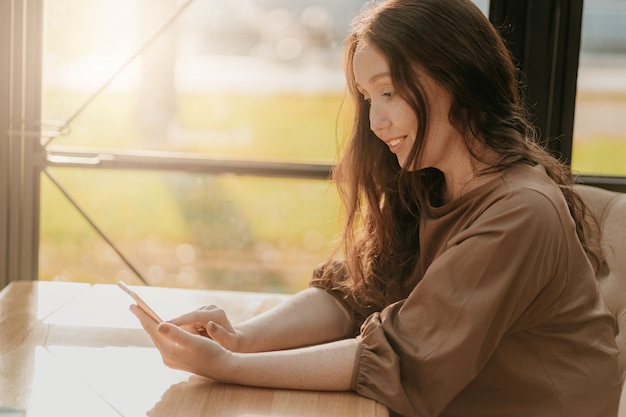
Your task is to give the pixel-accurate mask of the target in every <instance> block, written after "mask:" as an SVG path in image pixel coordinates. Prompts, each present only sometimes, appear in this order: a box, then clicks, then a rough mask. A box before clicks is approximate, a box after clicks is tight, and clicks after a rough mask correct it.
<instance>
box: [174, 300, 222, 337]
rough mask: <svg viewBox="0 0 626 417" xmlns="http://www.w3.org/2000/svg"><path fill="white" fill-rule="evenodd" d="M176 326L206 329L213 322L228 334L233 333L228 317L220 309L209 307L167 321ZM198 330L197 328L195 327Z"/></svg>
mask: <svg viewBox="0 0 626 417" xmlns="http://www.w3.org/2000/svg"><path fill="white" fill-rule="evenodd" d="M169 322H170V323H173V324H175V325H177V326H202V327H206V326H207V325H208V323H210V322H214V323H217V324H219V325H220V326H222V327H223V328H224V329H226V330H227V331H229V332H234V329H233V326H232V324H231V323H230V320H229V319H228V316H227V315H226V313H225V312H224V310H222V309H221V308H217V307H215V306H209V307H206V308H202V309H200V310H195V311H192V312H190V313H187V314H183V315H182V316H180V317H177V318H175V319H172V320H169ZM196 328H198V327H196Z"/></svg>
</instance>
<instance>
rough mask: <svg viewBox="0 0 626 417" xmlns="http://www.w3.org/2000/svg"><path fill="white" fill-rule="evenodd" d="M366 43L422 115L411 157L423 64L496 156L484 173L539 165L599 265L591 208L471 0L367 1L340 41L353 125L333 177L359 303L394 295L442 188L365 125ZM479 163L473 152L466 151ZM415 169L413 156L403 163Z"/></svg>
mask: <svg viewBox="0 0 626 417" xmlns="http://www.w3.org/2000/svg"><path fill="white" fill-rule="evenodd" d="M363 43H367V44H368V45H370V46H372V47H374V48H377V49H378V50H379V51H380V52H382V53H383V55H384V56H385V57H386V59H387V62H388V65H389V68H390V72H391V78H392V80H393V83H394V88H395V90H396V92H397V93H398V94H400V95H401V96H402V97H403V99H404V100H405V101H406V102H407V103H408V104H409V105H410V106H411V107H412V108H413V110H414V111H415V114H416V116H417V119H418V120H419V121H420V123H419V129H418V132H417V138H416V140H415V144H414V146H413V149H412V150H411V155H410V157H409V158H411V159H412V160H415V159H416V158H417V157H418V155H419V154H420V151H421V148H422V146H423V139H424V136H425V133H426V131H427V126H426V122H425V121H427V120H428V111H429V107H428V101H427V98H426V96H425V94H424V90H423V87H422V85H421V84H420V81H419V79H418V77H417V75H416V71H415V68H416V67H417V66H419V68H420V69H421V70H424V71H426V72H427V73H428V74H429V75H430V76H431V77H432V78H433V79H435V80H436V81H437V82H438V83H439V84H440V85H442V86H443V87H444V88H445V89H446V90H447V91H448V92H449V93H450V94H451V96H452V106H451V109H450V113H449V120H450V122H451V124H452V125H453V126H454V127H455V128H456V129H457V130H458V131H459V132H461V133H462V135H463V137H464V140H465V143H466V146H467V148H468V150H469V151H470V152H471V149H472V147H471V146H470V143H471V141H475V140H480V141H481V142H482V143H483V144H484V146H486V147H487V148H489V149H492V150H494V151H495V152H496V153H497V155H499V162H498V163H496V164H493V163H492V164H491V165H490V167H489V168H488V169H486V170H483V171H482V172H481V173H480V174H487V173H494V172H498V171H503V170H506V169H507V168H509V167H512V166H514V165H518V164H528V165H535V164H541V165H543V166H544V167H545V168H546V170H547V173H548V175H549V176H550V178H552V179H553V180H554V181H555V182H556V183H557V184H558V185H559V186H560V188H561V191H562V192H563V195H564V197H565V200H566V201H567V204H568V206H569V209H570V213H571V215H572V217H573V218H574V221H575V223H576V229H577V233H578V237H579V239H580V241H581V242H582V245H583V247H584V249H585V251H586V253H587V255H588V257H589V259H590V260H591V262H592V264H593V265H594V266H595V267H596V268H598V267H599V266H600V265H601V264H602V262H603V254H602V251H601V249H600V247H599V245H598V244H597V242H593V241H591V240H590V238H589V235H590V233H589V227H590V224H589V220H588V218H590V217H591V216H590V214H589V212H588V210H587V209H586V207H585V205H584V204H583V202H582V200H581V199H580V197H579V196H578V195H577V194H576V193H575V192H574V191H573V189H572V178H571V175H570V171H569V168H568V167H566V166H564V165H563V164H562V163H561V162H560V161H559V160H558V159H556V158H554V157H553V156H552V155H550V154H549V153H548V152H547V151H546V150H545V149H544V148H543V147H542V146H540V145H539V144H538V141H537V139H538V138H537V133H536V131H535V129H534V128H533V126H532V122H531V121H530V117H529V112H528V109H527V107H526V104H525V101H524V97H523V95H522V91H523V88H522V84H521V82H520V79H521V77H520V74H519V73H518V70H517V68H516V66H515V63H514V60H513V58H512V56H511V54H510V52H509V50H508V48H507V47H506V45H505V43H504V41H503V40H502V38H501V36H500V34H499V33H498V31H497V30H496V28H494V27H493V25H492V24H491V23H490V22H489V20H488V19H487V18H486V17H485V16H484V15H483V13H482V12H481V11H480V10H479V9H478V8H477V7H476V6H475V5H474V4H473V3H472V2H471V1H470V0H445V1H443V0H387V1H380V2H373V3H371V4H369V5H367V6H366V8H365V9H364V10H363V11H362V12H361V14H360V16H359V17H358V18H357V19H356V20H355V21H354V22H353V25H352V30H351V32H350V34H349V36H348V38H347V40H346V45H345V61H344V65H345V74H346V78H347V84H348V89H349V92H350V95H351V97H352V99H353V101H354V104H355V113H354V120H353V129H352V133H351V136H350V138H349V141H348V143H347V145H346V149H345V151H344V153H343V155H342V157H341V159H340V160H339V162H338V164H337V166H336V168H335V170H334V172H333V177H334V180H335V181H336V183H337V186H338V188H339V192H340V195H341V197H342V200H343V202H344V205H345V209H346V223H345V229H344V233H343V235H342V239H341V245H340V247H339V248H338V251H337V252H339V251H343V254H344V256H345V258H346V259H345V264H346V267H347V273H348V277H349V279H348V280H346V281H344V282H343V283H342V284H340V285H344V286H345V285H347V286H348V287H349V288H348V289H349V290H350V291H351V292H352V293H353V294H358V297H357V299H358V300H359V301H360V302H361V303H363V304H364V305H371V304H372V303H373V302H374V301H373V300H379V301H378V302H377V303H375V304H379V303H380V300H381V298H382V299H383V300H384V303H389V302H392V301H394V300H393V299H392V298H393V294H394V293H395V290H397V288H398V286H399V285H400V284H401V282H402V281H403V279H404V278H405V277H406V276H407V275H408V274H410V273H411V271H412V270H413V268H414V266H415V261H416V259H417V257H418V255H419V247H418V242H419V239H418V238H419V222H420V217H421V213H422V210H423V209H424V207H426V205H425V204H423V203H424V201H425V199H426V196H427V195H428V194H430V193H431V192H432V191H433V190H434V189H436V188H437V187H440V186H441V183H442V181H443V177H442V176H441V175H438V173H437V172H433V170H423V171H418V172H410V171H408V170H405V169H402V168H401V167H400V166H399V164H398V162H397V159H396V157H395V155H393V154H392V153H391V152H389V150H388V149H387V146H386V145H385V144H384V143H383V142H382V141H381V140H379V139H378V138H377V137H376V136H375V135H374V133H373V132H372V131H371V130H370V126H369V107H368V104H367V102H366V101H365V100H363V96H362V95H361V93H359V91H358V90H357V88H356V86H355V80H354V74H353V70H352V68H353V67H352V65H353V58H354V55H355V51H356V50H357V47H358V46H359V44H363ZM472 155H473V156H474V158H476V159H477V160H478V156H477V155H475V154H472ZM406 165H407V166H411V164H410V163H407V164H406Z"/></svg>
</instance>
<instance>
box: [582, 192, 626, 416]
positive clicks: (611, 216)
mask: <svg viewBox="0 0 626 417" xmlns="http://www.w3.org/2000/svg"><path fill="white" fill-rule="evenodd" d="M575 189H576V191H577V192H578V193H579V195H580V196H581V197H582V199H583V201H584V202H585V203H586V204H587V206H588V207H589V208H590V209H591V211H592V212H593V214H594V215H595V216H596V218H597V219H598V223H599V225H600V238H601V242H602V246H603V248H604V253H605V255H606V262H607V266H608V268H607V270H605V271H601V272H600V273H598V276H597V278H598V283H599V285H600V291H601V292H602V296H603V298H604V300H605V302H606V305H607V307H608V309H609V311H610V312H611V313H612V314H613V315H614V316H615V319H616V320H617V324H618V326H619V330H620V332H619V334H618V335H617V338H616V341H617V346H618V348H619V350H620V356H619V369H620V373H621V375H622V381H623V380H624V376H625V372H626V194H622V193H616V192H611V191H607V190H604V189H601V188H597V187H591V186H585V185H576V186H575ZM625 388H626V385H625ZM619 416H620V417H626V392H625V391H622V397H621V404H620V412H619Z"/></svg>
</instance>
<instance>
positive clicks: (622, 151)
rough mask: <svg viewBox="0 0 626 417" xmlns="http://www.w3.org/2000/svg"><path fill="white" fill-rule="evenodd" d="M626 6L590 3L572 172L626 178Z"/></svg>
mask: <svg viewBox="0 0 626 417" xmlns="http://www.w3.org/2000/svg"><path fill="white" fill-rule="evenodd" d="M624 22H626V3H625V2H623V1H620V0H602V1H600V0H595V1H586V2H585V3H584V9H583V27H582V33H581V35H582V39H581V57H580V68H579V72H578V92H577V97H576V116H575V120H574V144H573V145H574V146H573V154H572V169H573V170H574V171H577V172H580V173H583V174H600V175H617V176H619V175H622V176H623V175H626V164H625V163H624V160H626V130H624V127H623V124H624V116H625V115H626V25H624Z"/></svg>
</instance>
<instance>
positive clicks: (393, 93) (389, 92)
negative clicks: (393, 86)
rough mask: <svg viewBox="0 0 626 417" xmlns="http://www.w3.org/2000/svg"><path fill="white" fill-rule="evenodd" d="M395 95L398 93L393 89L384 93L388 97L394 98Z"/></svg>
mask: <svg viewBox="0 0 626 417" xmlns="http://www.w3.org/2000/svg"><path fill="white" fill-rule="evenodd" d="M395 95H396V93H395V92H393V91H388V92H386V93H383V94H382V96H383V97H387V98H392V97H393V96H395Z"/></svg>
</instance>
